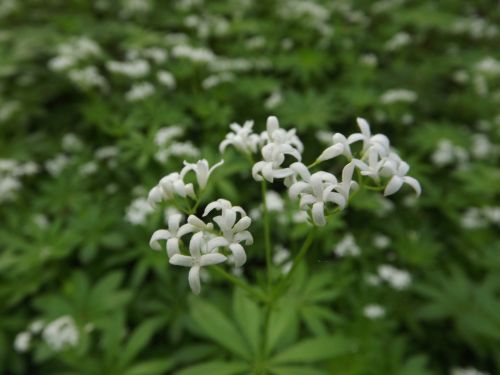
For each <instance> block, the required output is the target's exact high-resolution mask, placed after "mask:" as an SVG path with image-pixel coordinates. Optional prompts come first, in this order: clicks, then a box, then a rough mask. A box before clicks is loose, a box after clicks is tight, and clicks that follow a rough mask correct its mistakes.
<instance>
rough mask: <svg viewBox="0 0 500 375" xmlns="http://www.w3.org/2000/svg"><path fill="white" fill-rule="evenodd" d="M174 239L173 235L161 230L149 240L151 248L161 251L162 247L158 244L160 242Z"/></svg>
mask: <svg viewBox="0 0 500 375" xmlns="http://www.w3.org/2000/svg"><path fill="white" fill-rule="evenodd" d="M169 238H172V234H171V233H170V232H169V231H168V230H166V229H159V230H157V231H156V232H154V233H153V235H152V236H151V239H150V240H149V246H150V247H151V248H152V249H153V250H161V246H160V244H159V243H158V241H159V240H168V239H169Z"/></svg>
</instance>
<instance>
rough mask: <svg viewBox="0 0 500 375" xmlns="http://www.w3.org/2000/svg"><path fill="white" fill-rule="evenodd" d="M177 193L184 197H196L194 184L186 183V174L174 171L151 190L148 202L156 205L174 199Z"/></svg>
mask: <svg viewBox="0 0 500 375" xmlns="http://www.w3.org/2000/svg"><path fill="white" fill-rule="evenodd" d="M185 172H187V171H185ZM175 194H177V195H179V196H181V197H183V198H185V197H191V198H193V199H196V194H195V193H194V187H193V184H192V183H189V184H186V183H184V175H183V174H182V173H178V172H172V173H170V174H168V175H167V176H165V177H163V178H162V179H161V180H160V182H159V184H158V185H157V186H155V187H154V188H152V189H151V190H150V191H149V194H148V202H149V203H150V204H151V205H152V206H154V205H155V204H156V203H158V202H161V201H168V200H171V199H173V198H174V195H175Z"/></svg>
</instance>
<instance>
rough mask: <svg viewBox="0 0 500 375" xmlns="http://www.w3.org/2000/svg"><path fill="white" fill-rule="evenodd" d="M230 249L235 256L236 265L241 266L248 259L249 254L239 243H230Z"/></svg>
mask: <svg viewBox="0 0 500 375" xmlns="http://www.w3.org/2000/svg"><path fill="white" fill-rule="evenodd" d="M229 250H231V253H232V254H233V257H234V265H235V266H236V267H241V266H242V265H244V264H245V262H246V261H247V254H246V253H245V249H243V246H241V245H240V244H239V243H233V244H231V245H229Z"/></svg>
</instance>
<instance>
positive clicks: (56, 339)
mask: <svg viewBox="0 0 500 375" xmlns="http://www.w3.org/2000/svg"><path fill="white" fill-rule="evenodd" d="M42 336H43V339H44V340H45V342H46V343H47V345H48V346H50V347H51V348H52V349H53V350H55V351H60V350H63V349H66V348H68V347H70V346H76V345H77V344H78V340H79V337H80V335H79V333H78V329H77V327H76V324H75V321H74V320H73V318H72V317H71V316H69V315H65V316H61V317H60V318H58V319H56V320H54V321H52V322H50V323H49V324H47V326H46V327H45V329H44V330H43V333H42Z"/></svg>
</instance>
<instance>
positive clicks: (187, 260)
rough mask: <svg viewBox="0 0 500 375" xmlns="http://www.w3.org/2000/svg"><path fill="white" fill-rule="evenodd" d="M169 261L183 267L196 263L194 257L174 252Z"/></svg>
mask: <svg viewBox="0 0 500 375" xmlns="http://www.w3.org/2000/svg"><path fill="white" fill-rule="evenodd" d="M168 262H169V263H170V264H173V265H174V266H182V267H192V266H193V265H194V264H195V260H194V258H193V257H188V256H186V255H181V254H174V255H173V256H172V258H170V260H169V261H168Z"/></svg>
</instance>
